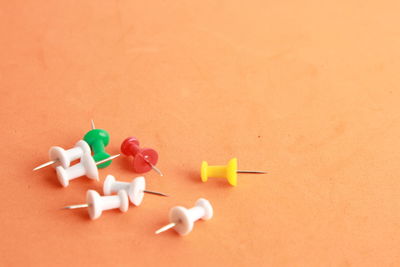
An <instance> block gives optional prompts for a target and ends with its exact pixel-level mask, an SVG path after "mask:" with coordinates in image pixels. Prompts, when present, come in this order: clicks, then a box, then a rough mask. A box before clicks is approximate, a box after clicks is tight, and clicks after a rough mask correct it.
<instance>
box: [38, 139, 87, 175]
mask: <svg viewBox="0 0 400 267" xmlns="http://www.w3.org/2000/svg"><path fill="white" fill-rule="evenodd" d="M86 153H89V154H90V147H89V145H88V144H87V143H86V142H85V141H83V140H80V141H79V142H78V143H76V144H75V146H74V147H73V148H71V149H68V150H65V149H63V148H62V147H59V146H52V147H51V148H50V150H49V157H50V161H48V162H46V163H44V164H42V165H40V166H37V167H36V168H34V169H33V170H34V171H37V170H39V169H41V168H44V167H47V166H50V165H53V167H54V168H56V167H58V166H63V167H64V168H68V167H69V166H70V165H71V162H72V161H74V160H76V159H79V158H80V157H82V155H83V154H86Z"/></svg>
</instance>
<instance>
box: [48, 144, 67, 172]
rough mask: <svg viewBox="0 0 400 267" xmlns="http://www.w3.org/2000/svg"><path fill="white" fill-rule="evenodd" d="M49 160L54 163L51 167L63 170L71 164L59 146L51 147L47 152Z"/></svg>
mask: <svg viewBox="0 0 400 267" xmlns="http://www.w3.org/2000/svg"><path fill="white" fill-rule="evenodd" d="M49 158H50V160H52V161H56V163H54V164H53V167H54V168H56V167H58V166H60V165H61V166H62V167H63V168H68V167H69V165H70V164H71V162H70V160H69V157H68V155H67V153H65V150H64V149H63V148H61V147H59V146H52V147H51V148H50V150H49Z"/></svg>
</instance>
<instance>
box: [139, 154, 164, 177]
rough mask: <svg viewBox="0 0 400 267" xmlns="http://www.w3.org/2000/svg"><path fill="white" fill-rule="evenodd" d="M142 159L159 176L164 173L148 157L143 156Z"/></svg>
mask: <svg viewBox="0 0 400 267" xmlns="http://www.w3.org/2000/svg"><path fill="white" fill-rule="evenodd" d="M143 158H144V160H145V161H146V162H147V164H149V165H150V167H151V168H152V169H153V170H154V171H155V172H156V173H158V174H159V175H160V176H164V174H163V173H162V172H161V170H160V169H159V168H157V167H156V166H154V165H153V164H152V163H151V162H150V161H149V160H148V159H147V157H146V156H144V157H143Z"/></svg>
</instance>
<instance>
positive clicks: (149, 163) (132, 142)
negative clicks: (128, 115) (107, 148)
mask: <svg viewBox="0 0 400 267" xmlns="http://www.w3.org/2000/svg"><path fill="white" fill-rule="evenodd" d="M121 152H122V154H124V155H126V156H132V157H133V163H132V164H133V169H134V170H135V172H137V173H145V172H148V171H150V169H153V170H154V171H156V172H157V173H158V174H159V175H160V176H163V174H162V172H161V171H160V170H159V169H158V168H157V167H156V166H155V165H156V164H157V161H158V153H157V151H155V150H154V149H151V148H140V147H139V141H138V140H137V139H136V138H135V137H128V138H126V139H125V141H124V142H122V144H121Z"/></svg>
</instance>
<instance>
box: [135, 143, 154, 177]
mask: <svg viewBox="0 0 400 267" xmlns="http://www.w3.org/2000/svg"><path fill="white" fill-rule="evenodd" d="M157 161H158V153H157V152H156V151H155V150H154V149H152V148H143V149H142V150H141V151H140V154H138V155H136V157H135V158H134V159H133V169H134V170H135V172H137V173H145V172H148V171H150V170H151V165H150V164H152V165H156V164H157ZM149 163H150V164H149Z"/></svg>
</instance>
